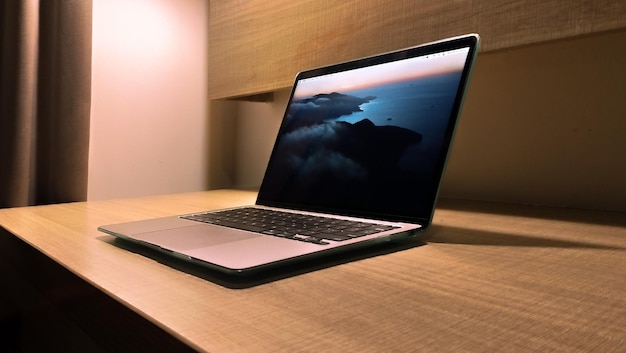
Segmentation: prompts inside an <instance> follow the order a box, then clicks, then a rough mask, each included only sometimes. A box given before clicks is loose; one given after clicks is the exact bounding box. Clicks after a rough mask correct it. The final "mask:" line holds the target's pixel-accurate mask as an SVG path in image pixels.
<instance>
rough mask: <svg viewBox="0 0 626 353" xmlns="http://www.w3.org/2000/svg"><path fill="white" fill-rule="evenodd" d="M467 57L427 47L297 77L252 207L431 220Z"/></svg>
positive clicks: (468, 51)
mask: <svg viewBox="0 0 626 353" xmlns="http://www.w3.org/2000/svg"><path fill="white" fill-rule="evenodd" d="M473 55H474V48H473V47H472V45H468V44H467V43H465V44H462V43H456V44H455V45H451V46H450V45H431V46H426V47H416V48H411V49H406V50H402V51H399V52H395V53H387V54H383V55H380V56H376V57H371V58H366V59H361V60H357V61H354V62H350V63H343V64H339V65H335V66H331V67H327V68H320V69H314V70H311V71H306V72H302V73H300V74H298V76H297V77H296V84H295V85H294V88H293V91H292V96H291V99H290V101H289V103H288V105H287V109H286V113H285V117H284V119H283V122H282V125H281V127H280V129H279V133H278V137H277V140H276V143H275V146H274V150H273V152H272V155H271V157H270V161H269V164H268V167H267V170H266V173H265V177H264V180H263V184H262V186H261V189H260V191H259V198H258V200H257V203H259V204H263V205H269V206H280V207H290V208H296V209H303V210H316V211H321V212H330V213H337V214H345V215H353V216H361V217H368V216H369V217H376V218H382V219H390V220H418V219H421V220H426V219H429V218H430V216H431V214H432V209H433V207H434V203H435V199H436V196H437V189H438V187H439V184H440V179H441V175H442V172H443V168H444V165H445V159H446V156H447V152H448V148H449V144H450V142H451V139H452V135H453V130H454V126H455V124H456V117H457V115H458V111H459V109H460V104H461V101H462V95H463V91H464V88H465V82H464V81H466V80H467V77H468V71H469V69H468V68H467V67H468V66H470V65H469V63H470V62H471V61H472V56H473Z"/></svg>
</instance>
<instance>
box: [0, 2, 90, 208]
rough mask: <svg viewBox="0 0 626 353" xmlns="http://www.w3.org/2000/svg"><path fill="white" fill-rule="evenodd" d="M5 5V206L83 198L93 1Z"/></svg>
mask: <svg viewBox="0 0 626 353" xmlns="http://www.w3.org/2000/svg"><path fill="white" fill-rule="evenodd" d="M0 1H1V2H0V207H15V206H25V205H34V204H47V203H57V202H69V201H82V200H85V199H86V196H87V167H88V165H87V162H88V155H89V154H88V153H89V115H90V104H91V101H90V100H91V11H92V1H91V0H0Z"/></svg>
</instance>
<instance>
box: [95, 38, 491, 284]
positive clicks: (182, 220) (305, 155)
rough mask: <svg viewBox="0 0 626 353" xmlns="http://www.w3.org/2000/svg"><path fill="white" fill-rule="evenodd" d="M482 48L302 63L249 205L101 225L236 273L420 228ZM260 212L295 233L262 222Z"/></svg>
mask: <svg viewBox="0 0 626 353" xmlns="http://www.w3.org/2000/svg"><path fill="white" fill-rule="evenodd" d="M478 49H479V37H478V35H476V34H470V35H465V36H460V37H454V38H449V39H445V40H441V41H437V42H432V43H427V44H424V45H419V46H415V47H411V48H406V49H402V50H398V51H394V52H389V53H383V54H380V55H376V56H372V57H367V58H362V59H358V60H354V61H350V62H345V63H340V64H335V65H331V66H327V67H321V68H316V69H312V70H307V71H303V72H300V73H298V74H297V76H296V79H295V83H294V86H293V89H292V92H291V97H290V99H289V102H288V104H287V108H286V111H285V115H284V117H283V122H282V124H281V127H280V129H279V132H278V135H277V138H276V142H275V145H274V149H273V151H272V154H271V157H270V160H269V162H268V166H267V169H266V172H265V176H264V179H263V182H262V184H261V187H260V190H259V194H258V198H257V200H256V203H255V205H251V206H246V207H244V208H236V209H229V210H219V211H210V212H201V213H197V214H191V215H179V216H172V217H165V218H159V219H151V220H144V221H136V222H128V223H120V224H113V225H106V226H101V227H99V228H98V230H100V231H102V232H105V233H107V234H110V235H113V236H116V237H119V238H122V239H125V240H129V241H132V242H134V243H137V244H140V245H142V246H147V247H150V248H153V249H158V250H160V251H162V252H163V253H165V254H168V255H171V256H173V257H176V258H178V259H183V260H184V261H189V262H192V263H195V264H200V265H202V266H206V267H209V268H211V269H214V270H218V271H222V272H226V273H228V274H237V275H246V274H252V273H255V272H256V271H259V270H263V269H266V268H269V267H272V266H276V265H281V264H285V263H286V262H290V261H298V260H302V259H308V258H312V257H315V256H321V255H325V254H330V253H336V252H338V251H343V250H347V249H352V248H354V247H356V246H365V245H368V244H375V243H377V242H386V241H390V240H396V239H403V238H409V237H413V236H416V235H421V234H422V233H423V232H424V231H425V230H426V229H427V228H428V226H429V225H430V223H431V219H432V215H433V212H434V208H435V204H436V200H437V194H438V190H439V185H440V183H441V179H442V176H443V172H444V169H445V164H446V160H447V157H448V154H449V151H450V146H451V143H452V141H453V137H454V131H455V127H456V125H457V119H458V116H459V114H460V111H461V107H462V103H463V98H464V95H465V92H466V89H467V86H468V82H469V79H470V76H471V71H472V67H473V64H474V61H475V58H476V55H477V52H478ZM251 211H252V213H251ZM267 211H281V212H282V213H281V215H283V216H285V213H288V215H287V219H288V221H284V220H281V221H280V222H278V223H280V225H285V223H289V224H287V225H288V226H290V227H291V228H290V229H291V230H288V231H282V230H281V231H277V230H276V229H275V228H272V229H268V227H269V226H268V224H269V221H268V215H266V213H267ZM222 212H224V213H222ZM290 214H296V215H298V217H297V220H294V221H292V220H291V219H292V217H291V215H290ZM252 215H254V217H263V218H259V219H262V221H257V218H254V219H255V221H254V225H250V224H247V225H243V226H240V225H238V224H237V225H233V224H231V223H232V222H234V221H233V218H224V217H239V218H243V219H244V222H245V220H246V219H248V220H250V219H252V218H253V216H252ZM300 215H305V216H322V217H326V218H331V219H333V220H337V222H334V221H333V222H330V223H331V224H333V225H334V224H340V225H338V226H337V227H340V228H341V229H333V230H331V226H325V225H324V226H323V227H324V228H320V227H321V226H320V225H319V224H318V223H319V222H317V220H319V218H312V220H308V219H307V220H302V216H300ZM269 217H273V215H269ZM343 221H350V222H357V223H347V224H346V223H345V222H343ZM272 222H273V221H272ZM248 223H250V222H248ZM272 224H273V225H272V227H276V225H275V224H274V223H272ZM321 224H326V223H324V222H321ZM312 225H316V227H313V226H312ZM257 226H258V227H257ZM264 227H265V228H264ZM294 227H295V228H294ZM372 229H374V230H372Z"/></svg>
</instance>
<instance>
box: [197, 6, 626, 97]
mask: <svg viewBox="0 0 626 353" xmlns="http://www.w3.org/2000/svg"><path fill="white" fill-rule="evenodd" d="M625 27H626V2H624V1H621V0H584V1H575V2H572V1H539V0H533V1H522V0H496V1H493V0H473V1H469V0H468V1H457V0H443V1H374V0H357V1H317V0H299V1H289V2H276V1H265V0H250V1H224V0H221V1H211V5H210V25H209V93H208V96H209V98H210V99H221V98H233V97H241V96H249V95H255V94H258V93H263V92H269V91H274V90H276V89H279V88H284V87H289V86H290V85H291V84H292V80H293V78H294V77H295V74H296V73H297V72H298V71H301V70H303V69H308V68H311V67H316V66H322V65H326V64H331V63H334V62H339V61H344V60H348V59H352V58H358V57H363V56H368V55H373V54H376V53H379V52H384V51H390V50H394V49H398V48H402V47H407V46H412V45H416V44H420V43H424V42H427V41H432V40H437V39H441V38H444V37H448V36H454V35H460V34H463V33H468V32H477V33H479V34H480V35H481V37H482V39H483V45H482V51H483V52H490V51H495V50H501V49H506V48H511V47H517V46H523V45H530V44H535V43H541V42H546V41H552V40H557V39H564V38H571V37H576V36H582V35H589V34H593V33H600V32H604V31H609V30H615V29H621V28H625Z"/></svg>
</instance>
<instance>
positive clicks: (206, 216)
mask: <svg viewBox="0 0 626 353" xmlns="http://www.w3.org/2000/svg"><path fill="white" fill-rule="evenodd" d="M181 218H184V219H188V220H192V221H198V222H203V223H210V224H215V225H221V226H225V227H230V228H236V229H241V230H247V231H251V232H256V233H261V234H266V235H273V236H277V237H282V238H289V239H294V240H300V241H305V242H309V243H314V244H320V245H327V244H330V243H329V242H328V240H333V241H344V240H348V239H354V238H358V237H362V236H365V235H369V234H374V233H379V232H384V231H387V230H391V229H394V228H399V227H395V226H389V225H382V224H372V223H366V222H359V221H351V220H343V219H335V218H330V217H320V216H311V215H303V214H297V213H290V212H283V211H277V210H268V209H262V208H253V207H244V208H236V209H231V210H223V211H216V212H206V213H198V214H193V215H187V216H181Z"/></svg>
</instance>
